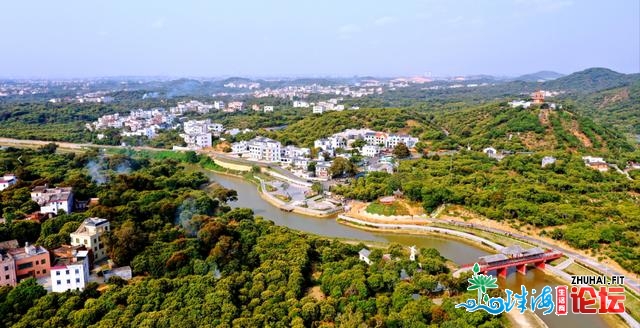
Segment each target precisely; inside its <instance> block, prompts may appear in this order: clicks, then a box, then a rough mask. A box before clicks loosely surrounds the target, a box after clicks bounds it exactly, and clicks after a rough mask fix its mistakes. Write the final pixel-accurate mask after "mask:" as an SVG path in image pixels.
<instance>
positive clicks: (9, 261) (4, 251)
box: [0, 239, 18, 287]
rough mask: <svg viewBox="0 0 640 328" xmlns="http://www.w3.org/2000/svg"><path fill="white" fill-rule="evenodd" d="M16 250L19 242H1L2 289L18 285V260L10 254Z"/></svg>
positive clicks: (0, 273)
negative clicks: (10, 251)
mask: <svg viewBox="0 0 640 328" xmlns="http://www.w3.org/2000/svg"><path fill="white" fill-rule="evenodd" d="M15 248H18V241H17V240H15V239H13V240H8V241H3V242H0V287H2V286H15V285H17V284H18V280H17V278H16V260H15V259H14V258H13V256H12V255H11V254H10V253H9V250H11V249H15Z"/></svg>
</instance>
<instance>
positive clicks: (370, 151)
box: [361, 145, 380, 157]
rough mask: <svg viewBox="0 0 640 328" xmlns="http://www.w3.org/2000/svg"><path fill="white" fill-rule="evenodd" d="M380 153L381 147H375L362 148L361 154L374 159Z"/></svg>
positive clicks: (366, 146)
mask: <svg viewBox="0 0 640 328" xmlns="http://www.w3.org/2000/svg"><path fill="white" fill-rule="evenodd" d="M379 153H380V147H379V146H375V145H365V146H362V151H361V154H362V156H366V157H374V156H376V155H378V154H379Z"/></svg>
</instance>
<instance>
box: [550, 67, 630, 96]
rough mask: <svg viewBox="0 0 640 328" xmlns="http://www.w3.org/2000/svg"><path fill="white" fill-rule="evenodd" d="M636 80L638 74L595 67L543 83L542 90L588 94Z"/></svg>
mask: <svg viewBox="0 0 640 328" xmlns="http://www.w3.org/2000/svg"><path fill="white" fill-rule="evenodd" d="M638 80H640V75H638V74H622V73H618V72H615V71H612V70H610V69H608V68H600V67H596V68H589V69H586V70H584V71H580V72H576V73H573V74H570V75H567V76H563V77H561V78H558V79H555V80H553V81H548V82H544V83H543V84H542V88H543V89H546V90H570V91H577V92H580V93H590V92H595V91H600V90H605V89H611V88H616V87H621V86H625V85H629V84H631V83H633V82H635V81H638Z"/></svg>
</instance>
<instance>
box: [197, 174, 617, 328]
mask: <svg viewBox="0 0 640 328" xmlns="http://www.w3.org/2000/svg"><path fill="white" fill-rule="evenodd" d="M202 172H203V173H205V174H206V175H207V176H208V177H209V178H210V179H211V180H214V181H216V182H218V183H220V184H221V185H222V186H224V187H225V188H229V189H234V190H236V191H237V192H238V200H237V201H236V202H233V203H231V204H230V205H231V206H232V207H246V208H251V209H253V211H254V213H255V215H257V216H262V217H264V218H265V219H269V220H271V221H273V222H275V223H276V224H278V225H282V226H286V227H289V228H291V229H295V230H300V231H304V232H309V233H313V234H316V235H321V236H327V237H338V238H348V239H358V240H363V241H377V242H386V243H391V242H395V243H399V244H402V245H405V246H411V245H415V246H417V247H418V248H425V247H431V248H435V249H437V250H438V251H439V252H440V254H442V256H444V257H446V258H447V259H449V260H451V261H453V262H455V263H456V264H465V263H473V262H475V261H476V260H477V259H478V257H479V256H483V255H487V254H489V253H488V252H486V251H485V250H483V249H480V248H478V247H476V246H474V245H472V244H468V243H465V242H462V241H459V240H454V239H448V238H442V237H438V236H433V235H405V234H394V233H378V232H370V231H364V230H360V229H357V228H353V227H349V226H345V225H342V224H339V223H338V222H336V220H335V219H330V218H323V219H321V218H314V217H309V216H305V215H301V214H296V213H288V212H283V211H281V210H279V209H278V208H276V207H274V206H272V205H271V204H269V203H267V202H266V201H264V200H263V199H262V198H260V195H259V194H258V190H257V188H256V186H255V185H253V184H252V183H250V182H247V181H245V180H243V179H242V178H236V177H231V176H226V175H222V174H217V173H214V172H212V171H207V170H202ZM559 283H560V281H558V280H557V279H556V278H554V277H552V276H549V275H546V274H545V273H544V272H542V271H540V270H534V269H530V270H529V271H528V272H527V274H526V275H524V276H523V275H521V274H517V273H513V272H510V273H509V275H508V276H507V278H506V279H504V278H499V279H498V284H499V285H500V287H501V288H510V289H511V290H513V291H514V292H516V293H517V292H519V291H520V285H525V286H527V288H528V290H529V291H531V289H534V288H535V289H536V290H537V291H538V292H539V291H540V290H541V289H542V287H544V286H547V285H549V286H551V287H554V286H557V285H558V284H559ZM537 312H538V313H539V314H541V311H537ZM540 318H541V319H542V320H543V321H544V322H545V323H546V324H547V325H548V326H549V327H551V328H556V327H561V328H573V327H576V328H577V327H581V328H584V327H594V328H605V327H611V325H609V324H608V323H607V322H606V321H605V320H604V319H603V317H602V316H601V315H586V314H582V315H574V314H569V315H566V316H556V315H546V316H545V315H540Z"/></svg>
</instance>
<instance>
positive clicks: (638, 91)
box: [576, 81, 640, 135]
mask: <svg viewBox="0 0 640 328" xmlns="http://www.w3.org/2000/svg"><path fill="white" fill-rule="evenodd" d="M576 110H577V111H579V112H580V113H581V114H584V115H587V116H590V117H592V118H593V119H594V120H595V121H596V122H598V123H601V124H604V125H609V126H613V127H615V128H618V129H620V131H622V132H624V133H626V134H629V135H640V81H636V82H635V83H633V84H631V85H630V86H626V87H621V88H615V89H610V90H605V91H600V92H596V93H593V94H590V95H587V96H584V97H579V98H578V99H577V100H576Z"/></svg>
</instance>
